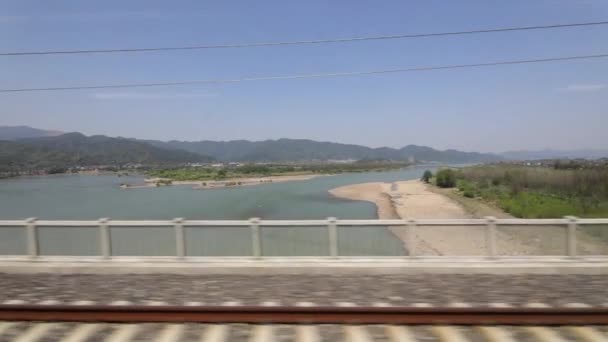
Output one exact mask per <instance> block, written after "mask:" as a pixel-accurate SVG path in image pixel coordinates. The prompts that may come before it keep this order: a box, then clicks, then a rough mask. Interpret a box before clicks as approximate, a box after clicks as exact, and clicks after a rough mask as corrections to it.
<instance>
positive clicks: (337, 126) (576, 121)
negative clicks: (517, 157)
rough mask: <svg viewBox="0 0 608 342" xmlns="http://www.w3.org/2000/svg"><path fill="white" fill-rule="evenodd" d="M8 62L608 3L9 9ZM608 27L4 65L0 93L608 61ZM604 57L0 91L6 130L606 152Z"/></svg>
mask: <svg viewBox="0 0 608 342" xmlns="http://www.w3.org/2000/svg"><path fill="white" fill-rule="evenodd" d="M0 13H1V14H0V52H11V51H37V50H63V49H96V48H125V47H126V48H128V47H156V46H185V45H198V44H231V43H254V42H272V41H290V40H309V39H313V40H314V39H328V38H342V37H357V36H373V35H390V34H410V33H411V34H415V33H430V32H447V31H465V30H475V29H488V28H499V27H514V26H534V25H551V24H564V23H566V24H567V23H576V22H592V21H602V20H606V18H608V2H605V1H593V0H587V1H577V2H570V1H553V0H542V1H537V2H530V1H523V0H520V1H509V2H505V3H500V4H496V3H490V2H487V1H481V0H476V1H467V2H459V3H456V2H443V1H424V2H407V3H405V2H402V1H385V2H382V3H375V4H374V6H369V4H365V3H364V2H360V3H359V2H351V1H345V0H343V1H332V2H331V3H328V2H326V1H322V0H314V1H308V2H300V3H293V2H284V1H278V0H276V1H275V0H272V1H268V2H264V3H246V2H237V1H223V2H198V1H193V0H185V1H181V2H180V6H175V4H173V3H171V4H169V3H166V2H164V1H141V0H138V1H130V2H128V3H125V2H122V1H117V0H110V1H104V2H101V3H90V2H63V1H60V2H52V3H51V2H43V1H27V0H26V1H14V2H3V3H2V4H0ZM606 41H608V26H592V27H578V28H568V29H554V30H539V31H524V32H509V33H497V34H482V35H466V36H452V37H437V38H420V39H404V40H387V41H367V42H353V43H340V44H324V45H306V46H281V47H264V48H262V47H258V48H245V49H218V50H192V51H169V52H158V53H128V54H90V55H56V56H0V73H1V74H2V75H3V77H2V79H0V89H11V88H29V87H47V86H72V85H91V84H115V83H138V82H156V81H169V82H171V81H180V80H196V79H214V78H221V79H225V78H238V77H257V76H275V75H297V74H311V73H334V72H350V71H369V70H383V69H394V68H406V67H420V66H435V65H454V64H469V63H484V62H494V61H500V60H516V59H534V58H548V57H562V56H575V55H591V54H604V53H608V50H606V46H605V45H606V44H605V42H606ZM606 75H608V60H607V59H596V60H584V61H570V62H553V63H539V64H526V65H511V66H500V67H492V68H479V69H466V70H464V69H463V70H442V71H429V72H418V73H404V74H386V75H373V76H351V77H342V78H324V79H302V80H275V81H259V82H248V83H234V84H216V85H187V86H176V87H158V88H136V89H102V90H77V91H58V92H30V93H2V94H0V101H1V102H2V107H1V108H0V125H10V126H14V125H27V126H31V127H36V128H42V129H51V130H61V131H65V132H70V131H77V132H81V133H84V134H86V135H95V134H101V135H107V136H123V137H129V138H138V139H157V140H165V141H166V140H188V141H196V140H216V141H217V140H240V139H244V140H255V141H259V140H266V139H279V138H293V139H311V140H317V141H330V142H339V143H347V144H357V145H364V146H369V147H383V146H387V147H393V148H399V147H403V146H405V145H410V144H413V145H421V146H429V147H433V148H436V149H441V150H445V149H456V150H461V151H475V152H492V153H500V152H504V151H517V150H544V149H557V150H579V149H593V150H597V149H601V148H603V147H608V134H606V127H608V110H607V108H608V96H606V95H608V80H607V79H606Z"/></svg>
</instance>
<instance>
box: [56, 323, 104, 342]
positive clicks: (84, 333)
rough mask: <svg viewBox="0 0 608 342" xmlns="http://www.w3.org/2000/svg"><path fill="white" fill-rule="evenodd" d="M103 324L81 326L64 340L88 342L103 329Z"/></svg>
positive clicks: (65, 341) (64, 341) (66, 341)
mask: <svg viewBox="0 0 608 342" xmlns="http://www.w3.org/2000/svg"><path fill="white" fill-rule="evenodd" d="M103 326H104V325H103V324H95V323H92V324H79V325H77V326H76V327H75V328H74V329H73V330H72V332H70V334H69V335H68V336H66V337H65V338H64V339H63V342H81V341H87V340H88V339H89V338H90V336H91V335H93V334H94V333H95V332H96V331H98V330H99V329H101V328H102V327H103Z"/></svg>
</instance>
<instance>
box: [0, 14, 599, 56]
mask: <svg viewBox="0 0 608 342" xmlns="http://www.w3.org/2000/svg"><path fill="white" fill-rule="evenodd" d="M607 24H608V21H597V22H585V23H572V24H555V25H538V26H520V27H503V28H494V29H481V30H471V31H455V32H436V33H418V34H396V35H385V36H364V37H349V38H335V39H319V40H296V41H282V42H261V43H242V44H219V45H193V46H176V47H150V48H125V49H91V50H57V51H23V52H2V53H0V56H31V55H71V54H94V53H126V52H158V51H175V50H204V49H233V48H248V47H269V46H282V45H306V44H328V43H347V42H361V41H370V40H390V39H407V38H428V37H442V36H457V35H466V34H481V33H497V32H510V31H531V30H546V29H557V28H568V27H582V26H598V25H607Z"/></svg>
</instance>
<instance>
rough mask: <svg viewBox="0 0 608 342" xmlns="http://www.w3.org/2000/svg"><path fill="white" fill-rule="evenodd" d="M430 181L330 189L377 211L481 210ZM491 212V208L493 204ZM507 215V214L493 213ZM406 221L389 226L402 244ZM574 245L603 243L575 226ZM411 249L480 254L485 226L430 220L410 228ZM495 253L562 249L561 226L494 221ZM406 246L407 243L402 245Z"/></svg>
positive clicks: (439, 213)
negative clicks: (497, 224)
mask: <svg viewBox="0 0 608 342" xmlns="http://www.w3.org/2000/svg"><path fill="white" fill-rule="evenodd" d="M432 190H434V189H431V188H430V186H429V185H427V184H424V183H422V182H420V181H417V180H412V181H403V182H395V183H392V184H390V183H364V184H353V185H348V186H344V187H340V188H336V189H332V190H330V193H331V194H332V195H334V196H336V197H340V198H346V199H351V200H363V201H369V202H373V203H375V204H376V206H377V208H378V217H379V218H382V219H389V218H416V219H430V218H437V219H447V218H455V219H459V218H479V217H480V215H479V214H480V213H484V212H485V211H484V210H470V206H463V205H462V204H461V203H459V202H457V201H455V200H453V199H450V198H449V197H448V196H445V194H442V193H441V192H438V191H432ZM493 210H494V212H496V210H499V209H496V208H493ZM494 216H499V217H507V216H508V214H506V213H503V215H494ZM406 229H407V228H406V227H392V228H391V231H392V232H393V233H394V234H395V235H397V236H398V237H399V238H400V239H401V240H402V241H403V242H404V244H405V241H406V237H405V236H406ZM579 235H580V237H579V239H578V240H579V250H581V251H582V252H585V253H600V252H604V253H605V252H607V251H608V246H606V244H604V243H601V242H599V241H597V240H595V239H591V238H589V236H587V235H586V234H584V233H583V232H579ZM413 240H414V241H413V242H414V246H411V247H413V248H414V251H415V253H416V254H418V255H483V254H485V252H486V250H485V229H484V227H467V226H462V227H454V226H450V227H448V226H436V227H435V226H433V227H420V228H418V229H416V232H415V234H414V239H413ZM496 242H497V247H498V253H499V254H503V255H560V254H561V255H563V253H564V248H565V230H564V229H559V228H558V227H550V226H547V227H534V229H530V227H523V226H522V227H519V226H511V227H499V228H498V229H497V234H496ZM408 247H410V246H406V249H408V250H410V248H408Z"/></svg>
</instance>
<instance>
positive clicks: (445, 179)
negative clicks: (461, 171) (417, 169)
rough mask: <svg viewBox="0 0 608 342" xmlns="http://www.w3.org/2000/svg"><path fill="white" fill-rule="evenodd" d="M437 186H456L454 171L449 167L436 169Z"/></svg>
mask: <svg viewBox="0 0 608 342" xmlns="http://www.w3.org/2000/svg"><path fill="white" fill-rule="evenodd" d="M435 178H436V182H437V186H438V187H440V188H453V187H454V186H456V173H455V172H454V170H451V169H443V170H439V171H437V174H436V175H435Z"/></svg>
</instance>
